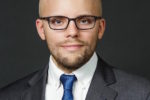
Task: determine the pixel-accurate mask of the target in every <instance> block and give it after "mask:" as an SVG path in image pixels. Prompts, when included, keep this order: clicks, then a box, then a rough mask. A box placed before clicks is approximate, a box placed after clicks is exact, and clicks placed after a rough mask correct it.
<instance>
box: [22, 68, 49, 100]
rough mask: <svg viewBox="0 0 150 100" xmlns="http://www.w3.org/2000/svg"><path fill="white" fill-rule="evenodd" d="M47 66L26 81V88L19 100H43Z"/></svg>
mask: <svg viewBox="0 0 150 100" xmlns="http://www.w3.org/2000/svg"><path fill="white" fill-rule="evenodd" d="M47 72H48V65H47V66H46V67H44V68H43V69H41V70H40V71H38V72H36V73H35V75H34V76H33V77H32V78H31V79H30V80H29V81H28V87H27V89H26V90H25V91H24V92H23V94H22V97H21V100H45V87H46V82H47Z"/></svg>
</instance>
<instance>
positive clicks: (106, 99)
mask: <svg viewBox="0 0 150 100" xmlns="http://www.w3.org/2000/svg"><path fill="white" fill-rule="evenodd" d="M115 82H116V79H115V75H114V73H113V70H112V68H110V66H108V65H107V64H106V63H105V62H104V61H102V60H101V59H100V57H99V59H98V64H97V68H96V71H95V74H94V76H93V79H92V82H91V85H90V87H89V91H88V93H87V97H86V100H115V97H116V96H117V92H116V91H115V90H113V89H112V88H110V87H109V86H110V85H111V84H114V83H115Z"/></svg>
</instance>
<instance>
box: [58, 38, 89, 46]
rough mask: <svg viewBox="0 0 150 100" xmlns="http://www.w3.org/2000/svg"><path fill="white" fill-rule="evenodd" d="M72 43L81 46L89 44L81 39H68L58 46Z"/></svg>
mask: <svg viewBox="0 0 150 100" xmlns="http://www.w3.org/2000/svg"><path fill="white" fill-rule="evenodd" d="M71 43H72V44H73V43H75V44H81V45H88V43H87V42H84V41H82V40H80V39H67V40H65V41H62V42H59V43H58V45H63V44H71Z"/></svg>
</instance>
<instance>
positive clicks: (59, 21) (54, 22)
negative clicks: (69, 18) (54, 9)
mask: <svg viewBox="0 0 150 100" xmlns="http://www.w3.org/2000/svg"><path fill="white" fill-rule="evenodd" d="M50 22H51V24H55V25H61V24H63V22H62V21H61V20H59V19H53V20H51V21H50Z"/></svg>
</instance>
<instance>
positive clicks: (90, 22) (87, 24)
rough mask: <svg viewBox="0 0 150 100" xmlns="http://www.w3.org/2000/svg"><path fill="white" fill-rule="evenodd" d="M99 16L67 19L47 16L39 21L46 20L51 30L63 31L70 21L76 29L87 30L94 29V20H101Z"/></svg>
mask: <svg viewBox="0 0 150 100" xmlns="http://www.w3.org/2000/svg"><path fill="white" fill-rule="evenodd" d="M101 18H102V17H100V16H90V15H84V16H78V17H76V18H68V17H66V16H49V17H40V18H39V19H41V20H47V21H48V24H49V27H50V28H51V29H53V30H65V29H67V27H68V25H69V23H70V21H74V22H75V25H76V27H77V29H79V30H88V29H92V28H94V27H95V23H96V20H98V19H101Z"/></svg>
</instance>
